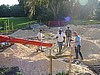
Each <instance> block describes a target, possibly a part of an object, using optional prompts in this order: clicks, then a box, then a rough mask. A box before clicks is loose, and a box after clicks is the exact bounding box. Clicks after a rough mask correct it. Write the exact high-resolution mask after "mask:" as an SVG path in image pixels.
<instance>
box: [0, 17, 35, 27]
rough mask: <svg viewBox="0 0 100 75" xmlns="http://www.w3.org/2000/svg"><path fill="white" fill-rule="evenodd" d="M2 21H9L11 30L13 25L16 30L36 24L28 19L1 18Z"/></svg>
mask: <svg viewBox="0 0 100 75" xmlns="http://www.w3.org/2000/svg"><path fill="white" fill-rule="evenodd" d="M0 20H9V25H10V28H11V26H12V23H13V27H14V29H19V28H25V26H26V25H27V24H29V23H32V22H35V21H33V20H30V19H28V18H27V17H8V18H0ZM0 27H1V25H0Z"/></svg>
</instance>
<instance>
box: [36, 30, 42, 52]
mask: <svg viewBox="0 0 100 75" xmlns="http://www.w3.org/2000/svg"><path fill="white" fill-rule="evenodd" d="M37 39H38V40H39V41H40V42H41V46H39V47H38V49H37V52H38V51H41V52H43V50H42V41H43V40H42V30H41V29H40V31H39V32H38V33H37Z"/></svg>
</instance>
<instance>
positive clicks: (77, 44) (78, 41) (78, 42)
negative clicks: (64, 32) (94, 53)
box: [73, 32, 83, 60]
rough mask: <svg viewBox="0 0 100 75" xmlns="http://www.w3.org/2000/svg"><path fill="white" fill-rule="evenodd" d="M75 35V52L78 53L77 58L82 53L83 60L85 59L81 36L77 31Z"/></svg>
mask: <svg viewBox="0 0 100 75" xmlns="http://www.w3.org/2000/svg"><path fill="white" fill-rule="evenodd" d="M73 34H74V36H75V53H76V58H75V59H78V58H79V57H78V54H79V55H80V57H81V60H83V55H82V53H81V37H80V36H79V35H78V33H77V32H74V33H73Z"/></svg>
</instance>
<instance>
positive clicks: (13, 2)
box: [0, 0, 100, 6]
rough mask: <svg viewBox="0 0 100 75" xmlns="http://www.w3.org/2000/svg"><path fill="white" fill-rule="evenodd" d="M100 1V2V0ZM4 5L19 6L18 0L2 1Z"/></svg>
mask: <svg viewBox="0 0 100 75" xmlns="http://www.w3.org/2000/svg"><path fill="white" fill-rule="evenodd" d="M80 1H82V2H83V1H85V3H86V2H87V1H88V0H80ZM99 1H100V0H99ZM2 4H5V5H7V4H8V5H10V6H11V5H15V4H18V0H0V5H2Z"/></svg>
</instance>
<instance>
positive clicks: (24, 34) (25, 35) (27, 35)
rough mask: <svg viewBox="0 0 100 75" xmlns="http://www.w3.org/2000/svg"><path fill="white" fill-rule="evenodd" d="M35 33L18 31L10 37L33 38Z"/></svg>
mask: <svg viewBox="0 0 100 75" xmlns="http://www.w3.org/2000/svg"><path fill="white" fill-rule="evenodd" d="M36 34H37V32H34V31H32V30H21V29H19V30H18V31H16V32H14V33H13V34H11V35H10V36H12V37H17V38H34V37H36V36H34V35H36Z"/></svg>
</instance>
